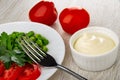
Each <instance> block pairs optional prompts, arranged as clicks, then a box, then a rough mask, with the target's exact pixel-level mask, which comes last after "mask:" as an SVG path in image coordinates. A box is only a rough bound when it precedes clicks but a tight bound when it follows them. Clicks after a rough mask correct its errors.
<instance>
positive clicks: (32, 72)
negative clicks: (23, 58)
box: [18, 64, 41, 80]
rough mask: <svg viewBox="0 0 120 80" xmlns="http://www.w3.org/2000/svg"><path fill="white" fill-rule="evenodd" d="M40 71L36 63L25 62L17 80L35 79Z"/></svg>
mask: <svg viewBox="0 0 120 80" xmlns="http://www.w3.org/2000/svg"><path fill="white" fill-rule="evenodd" d="M40 74H41V72H40V70H39V67H38V65H37V64H26V65H25V66H24V71H23V72H22V73H21V75H20V76H19V77H18V80H36V79H37V78H38V77H39V76H40Z"/></svg>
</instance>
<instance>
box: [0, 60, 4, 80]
mask: <svg viewBox="0 0 120 80" xmlns="http://www.w3.org/2000/svg"><path fill="white" fill-rule="evenodd" d="M4 70H5V67H4V64H3V63H2V62H1V61H0V76H1V75H2V74H3V72H4ZM0 80H2V79H0Z"/></svg>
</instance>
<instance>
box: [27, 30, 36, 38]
mask: <svg viewBox="0 0 120 80" xmlns="http://www.w3.org/2000/svg"><path fill="white" fill-rule="evenodd" d="M26 35H27V36H28V37H31V36H34V32H33V31H29V32H28V33H26Z"/></svg>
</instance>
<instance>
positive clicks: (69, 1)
mask: <svg viewBox="0 0 120 80" xmlns="http://www.w3.org/2000/svg"><path fill="white" fill-rule="evenodd" d="M39 1H40V0H0V24H2V23H8V22H15V21H29V18H28V12H29V10H30V8H31V7H32V6H33V5H35V4H36V3H37V2H39ZM52 1H54V3H55V5H56V8H57V10H58V14H59V13H60V12H61V10H62V9H63V8H65V7H71V6H81V7H84V8H86V9H87V10H88V12H89V13H90V17H91V20H90V24H89V26H101V27H107V28H110V29H112V30H113V31H115V32H116V33H117V34H118V35H119V38H120V1H119V0H100V1H97V0H74V1H73V0H52ZM52 27H53V28H54V29H55V30H56V31H57V32H59V34H60V35H61V36H62V38H63V40H64V42H65V48H66V52H65V58H64V61H63V64H62V65H64V66H66V67H68V68H70V69H71V70H73V71H75V72H77V73H79V74H80V75H82V76H84V77H86V78H88V80H120V48H119V51H118V57H117V61H116V63H115V64H114V65H113V66H112V67H110V68H109V69H107V70H104V71H99V72H90V71H86V70H83V69H81V68H79V67H78V66H77V65H76V63H75V62H74V60H73V58H72V55H71V52H70V48H69V44H68V41H69V38H70V36H71V35H69V34H67V33H65V32H64V31H63V30H62V28H61V25H60V23H59V20H58V19H57V21H56V22H55V24H53V25H52ZM49 80H76V79H75V78H74V77H72V76H70V75H69V74H67V73H65V72H63V71H61V70H57V72H56V73H55V74H54V75H53V76H52V77H51V78H50V79H49Z"/></svg>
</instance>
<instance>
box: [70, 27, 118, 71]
mask: <svg viewBox="0 0 120 80" xmlns="http://www.w3.org/2000/svg"><path fill="white" fill-rule="evenodd" d="M85 32H99V33H103V34H106V35H108V36H109V37H110V38H111V39H113V41H114V42H115V47H114V48H113V49H112V50H110V51H108V52H105V53H104V54H99V55H92V56H91V55H87V54H84V53H80V52H77V51H76V50H75V49H74V48H73V44H74V42H75V41H76V39H78V37H79V35H81V34H82V33H85ZM69 44H70V48H71V52H72V56H73V59H74V61H75V62H76V64H77V65H78V66H79V67H80V68H82V69H85V70H89V71H100V70H105V69H107V68H109V67H110V66H112V65H113V64H114V63H115V61H116V58H117V51H118V46H119V38H118V36H117V35H116V34H115V32H113V31H112V30H109V29H107V28H103V27H97V26H94V27H87V28H84V29H81V30H79V31H77V32H76V33H74V34H73V35H72V36H71V38H70V41H69Z"/></svg>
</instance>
